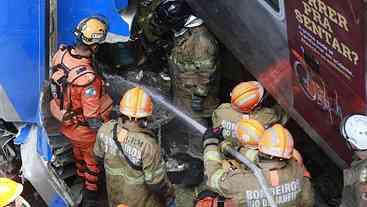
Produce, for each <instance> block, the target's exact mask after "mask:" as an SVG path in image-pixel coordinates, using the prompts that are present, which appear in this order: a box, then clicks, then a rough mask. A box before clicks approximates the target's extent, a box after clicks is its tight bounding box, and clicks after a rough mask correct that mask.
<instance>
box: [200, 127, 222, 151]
mask: <svg viewBox="0 0 367 207" xmlns="http://www.w3.org/2000/svg"><path fill="white" fill-rule="evenodd" d="M222 130H223V128H208V129H207V130H206V131H205V133H204V135H203V144H204V149H205V148H206V147H207V146H209V145H218V144H219V143H221V142H222V141H223V140H224V138H223V136H222Z"/></svg>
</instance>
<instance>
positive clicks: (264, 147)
mask: <svg viewBox="0 0 367 207" xmlns="http://www.w3.org/2000/svg"><path fill="white" fill-rule="evenodd" d="M293 145H294V142H293V137H292V135H291V134H290V133H289V131H288V130H287V129H286V128H284V127H283V126H282V125H280V124H275V125H274V126H272V127H271V128H269V129H267V130H266V131H265V133H264V134H263V135H262V137H261V138H260V140H259V151H260V152H262V153H264V154H267V155H270V156H274V157H279V158H285V159H290V158H291V157H292V155H293Z"/></svg>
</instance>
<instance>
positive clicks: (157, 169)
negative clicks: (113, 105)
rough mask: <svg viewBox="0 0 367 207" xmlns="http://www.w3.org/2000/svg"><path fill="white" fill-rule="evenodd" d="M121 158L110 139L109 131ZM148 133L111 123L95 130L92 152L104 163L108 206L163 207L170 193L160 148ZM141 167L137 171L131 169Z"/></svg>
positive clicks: (170, 189) (169, 184) (143, 130)
mask: <svg viewBox="0 0 367 207" xmlns="http://www.w3.org/2000/svg"><path fill="white" fill-rule="evenodd" d="M117 123H118V127H117V134H118V139H119V140H120V143H121V146H122V149H123V151H124V154H125V155H123V154H122V153H121V151H119V149H118V147H117V145H116V143H115V142H114V140H113V128H114V127H115V125H116V124H117ZM153 137H154V135H153V133H152V132H151V131H150V130H147V129H142V128H139V127H131V126H126V125H123V124H122V121H118V122H117V121H115V120H112V121H110V122H108V123H106V124H104V125H103V126H102V127H101V128H100V129H99V131H98V135H97V141H96V144H95V146H94V153H95V155H96V156H97V157H99V158H101V159H103V160H104V168H105V170H106V183H107V192H108V197H109V205H110V206H111V207H112V206H113V207H115V206H117V205H119V204H126V205H128V206H134V207H159V206H162V207H163V206H165V203H164V202H165V199H167V198H170V197H171V196H172V195H173V194H174V189H173V186H172V185H171V183H170V182H169V180H168V178H167V175H166V166H165V162H164V161H163V159H162V157H161V152H160V147H159V146H158V144H157V142H156V140H155V139H154V138H153ZM132 164H133V165H134V166H141V169H136V168H133V167H132Z"/></svg>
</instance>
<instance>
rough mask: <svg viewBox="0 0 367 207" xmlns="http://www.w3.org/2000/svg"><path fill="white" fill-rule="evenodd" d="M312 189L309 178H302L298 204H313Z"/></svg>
mask: <svg viewBox="0 0 367 207" xmlns="http://www.w3.org/2000/svg"><path fill="white" fill-rule="evenodd" d="M314 196H315V195H314V191H313V188H312V184H311V178H310V177H307V176H305V177H304V178H303V189H302V192H301V200H300V206H304V207H313V206H314V204H315V198H314Z"/></svg>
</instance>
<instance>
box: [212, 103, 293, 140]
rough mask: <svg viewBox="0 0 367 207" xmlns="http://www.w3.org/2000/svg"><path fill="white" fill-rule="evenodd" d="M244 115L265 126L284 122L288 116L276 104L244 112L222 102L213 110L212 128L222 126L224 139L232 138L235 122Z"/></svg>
mask: <svg viewBox="0 0 367 207" xmlns="http://www.w3.org/2000/svg"><path fill="white" fill-rule="evenodd" d="M246 115H247V116H248V118H251V119H256V120H258V121H259V122H260V123H261V124H263V125H264V127H265V128H268V127H269V126H271V125H273V124H275V123H281V124H285V122H286V121H287V118H288V116H287V115H286V114H285V112H284V111H283V110H282V109H281V108H280V106H279V105H276V106H274V107H273V108H267V107H262V108H260V109H258V110H255V111H253V112H250V113H248V114H244V113H241V112H238V111H235V110H234V109H233V108H232V106H231V104H230V103H224V104H222V105H220V106H219V107H218V108H217V109H216V110H215V111H214V112H213V116H212V121H213V128H219V127H222V128H223V132H222V133H223V136H224V137H225V138H226V139H231V138H234V137H235V130H236V124H237V122H239V121H240V119H241V118H242V116H246Z"/></svg>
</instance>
